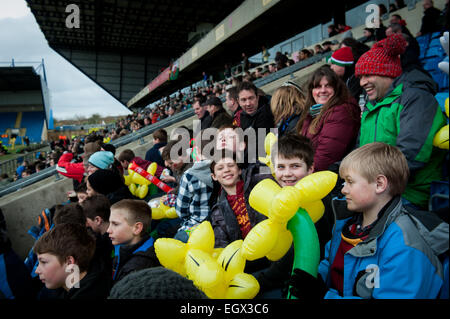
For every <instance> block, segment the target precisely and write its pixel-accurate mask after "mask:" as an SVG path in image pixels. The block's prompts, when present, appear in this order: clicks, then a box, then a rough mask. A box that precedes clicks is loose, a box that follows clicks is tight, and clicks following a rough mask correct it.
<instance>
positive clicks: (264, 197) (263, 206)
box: [248, 179, 281, 216]
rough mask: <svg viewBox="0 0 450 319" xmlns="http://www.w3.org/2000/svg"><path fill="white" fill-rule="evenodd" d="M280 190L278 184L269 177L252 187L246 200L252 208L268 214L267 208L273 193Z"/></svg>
mask: <svg viewBox="0 0 450 319" xmlns="http://www.w3.org/2000/svg"><path fill="white" fill-rule="evenodd" d="M280 191H281V187H280V185H278V184H277V183H276V182H275V181H273V180H271V179H264V180H262V181H260V182H259V183H258V184H256V185H255V187H253V189H252V191H251V192H250V196H249V199H248V202H249V204H250V206H251V207H253V209H254V210H256V211H258V212H260V213H261V214H263V215H265V216H269V208H270V205H271V203H272V200H273V199H274V197H275V195H276V194H278V193H279V192H280Z"/></svg>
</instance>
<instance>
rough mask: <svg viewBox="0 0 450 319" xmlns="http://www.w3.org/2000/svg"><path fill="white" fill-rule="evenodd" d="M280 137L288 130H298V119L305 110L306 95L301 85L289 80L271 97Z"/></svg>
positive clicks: (271, 106)
mask: <svg viewBox="0 0 450 319" xmlns="http://www.w3.org/2000/svg"><path fill="white" fill-rule="evenodd" d="M270 109H271V110H272V114H273V117H274V121H275V125H276V128H277V129H278V138H280V137H282V136H283V135H284V134H286V133H288V132H291V131H293V132H296V131H297V130H298V129H297V124H298V120H299V119H300V116H301V114H302V113H303V112H304V111H305V96H304V94H303V91H302V89H301V88H300V86H298V85H297V84H295V83H294V82H291V81H288V82H285V83H283V85H282V86H281V87H279V88H278V89H277V90H276V91H275V93H274V94H273V96H272V98H271V99H270Z"/></svg>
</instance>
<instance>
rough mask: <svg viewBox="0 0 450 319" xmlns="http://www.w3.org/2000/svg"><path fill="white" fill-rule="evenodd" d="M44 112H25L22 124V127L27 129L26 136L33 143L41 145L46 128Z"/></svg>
mask: <svg viewBox="0 0 450 319" xmlns="http://www.w3.org/2000/svg"><path fill="white" fill-rule="evenodd" d="M44 119H45V113H44V112H23V115H22V123H21V125H20V127H22V128H26V129H27V131H26V136H28V138H29V139H30V142H31V143H39V142H40V141H41V137H42V130H43V128H44Z"/></svg>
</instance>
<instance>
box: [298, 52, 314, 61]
mask: <svg viewBox="0 0 450 319" xmlns="http://www.w3.org/2000/svg"><path fill="white" fill-rule="evenodd" d="M310 57H312V54H311V51H309V50H308V49H303V50H301V51H300V54H299V56H298V61H299V62H300V61H303V60H306V59H308V58H310Z"/></svg>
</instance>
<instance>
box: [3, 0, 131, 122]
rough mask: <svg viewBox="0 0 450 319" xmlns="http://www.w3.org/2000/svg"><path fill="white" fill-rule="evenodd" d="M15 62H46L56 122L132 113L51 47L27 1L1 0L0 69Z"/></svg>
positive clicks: (18, 64) (19, 63)
mask: <svg viewBox="0 0 450 319" xmlns="http://www.w3.org/2000/svg"><path fill="white" fill-rule="evenodd" d="M12 59H14V61H15V63H16V65H17V66H23V65H31V64H30V63H28V64H24V63H21V62H39V61H41V60H42V59H44V65H45V71H46V76H47V85H48V88H49V92H50V97H51V108H52V110H53V117H54V118H56V119H68V118H73V117H74V116H76V115H80V116H85V117H89V116H90V115H92V114H95V113H99V114H101V115H102V116H110V115H126V114H130V113H131V112H130V111H129V110H128V109H127V108H126V107H125V106H123V105H122V104H121V103H120V102H118V101H117V100H116V99H115V98H114V97H112V96H111V95H110V94H109V93H107V92H106V91H105V90H103V89H102V88H101V87H99V86H98V85H97V84H95V82H93V81H92V80H91V79H89V78H88V77H87V76H85V75H84V74H83V73H81V72H80V71H79V70H78V69H76V68H75V67H74V66H72V65H71V64H70V63H69V62H68V61H67V60H65V59H64V58H62V57H61V56H60V55H59V54H58V53H56V52H55V51H54V50H53V49H51V48H50V47H49V46H48V43H47V40H46V39H45V37H44V34H43V33H42V31H41V30H40V28H39V25H38V24H37V22H36V19H35V17H34V16H33V14H32V13H31V11H30V9H29V8H28V6H27V3H26V2H25V0H0V67H1V66H8V65H7V64H5V63H4V62H9V63H10V62H11V60H12ZM33 65H34V66H36V65H38V64H36V63H34V64H33ZM136 93H137V92H136Z"/></svg>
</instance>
